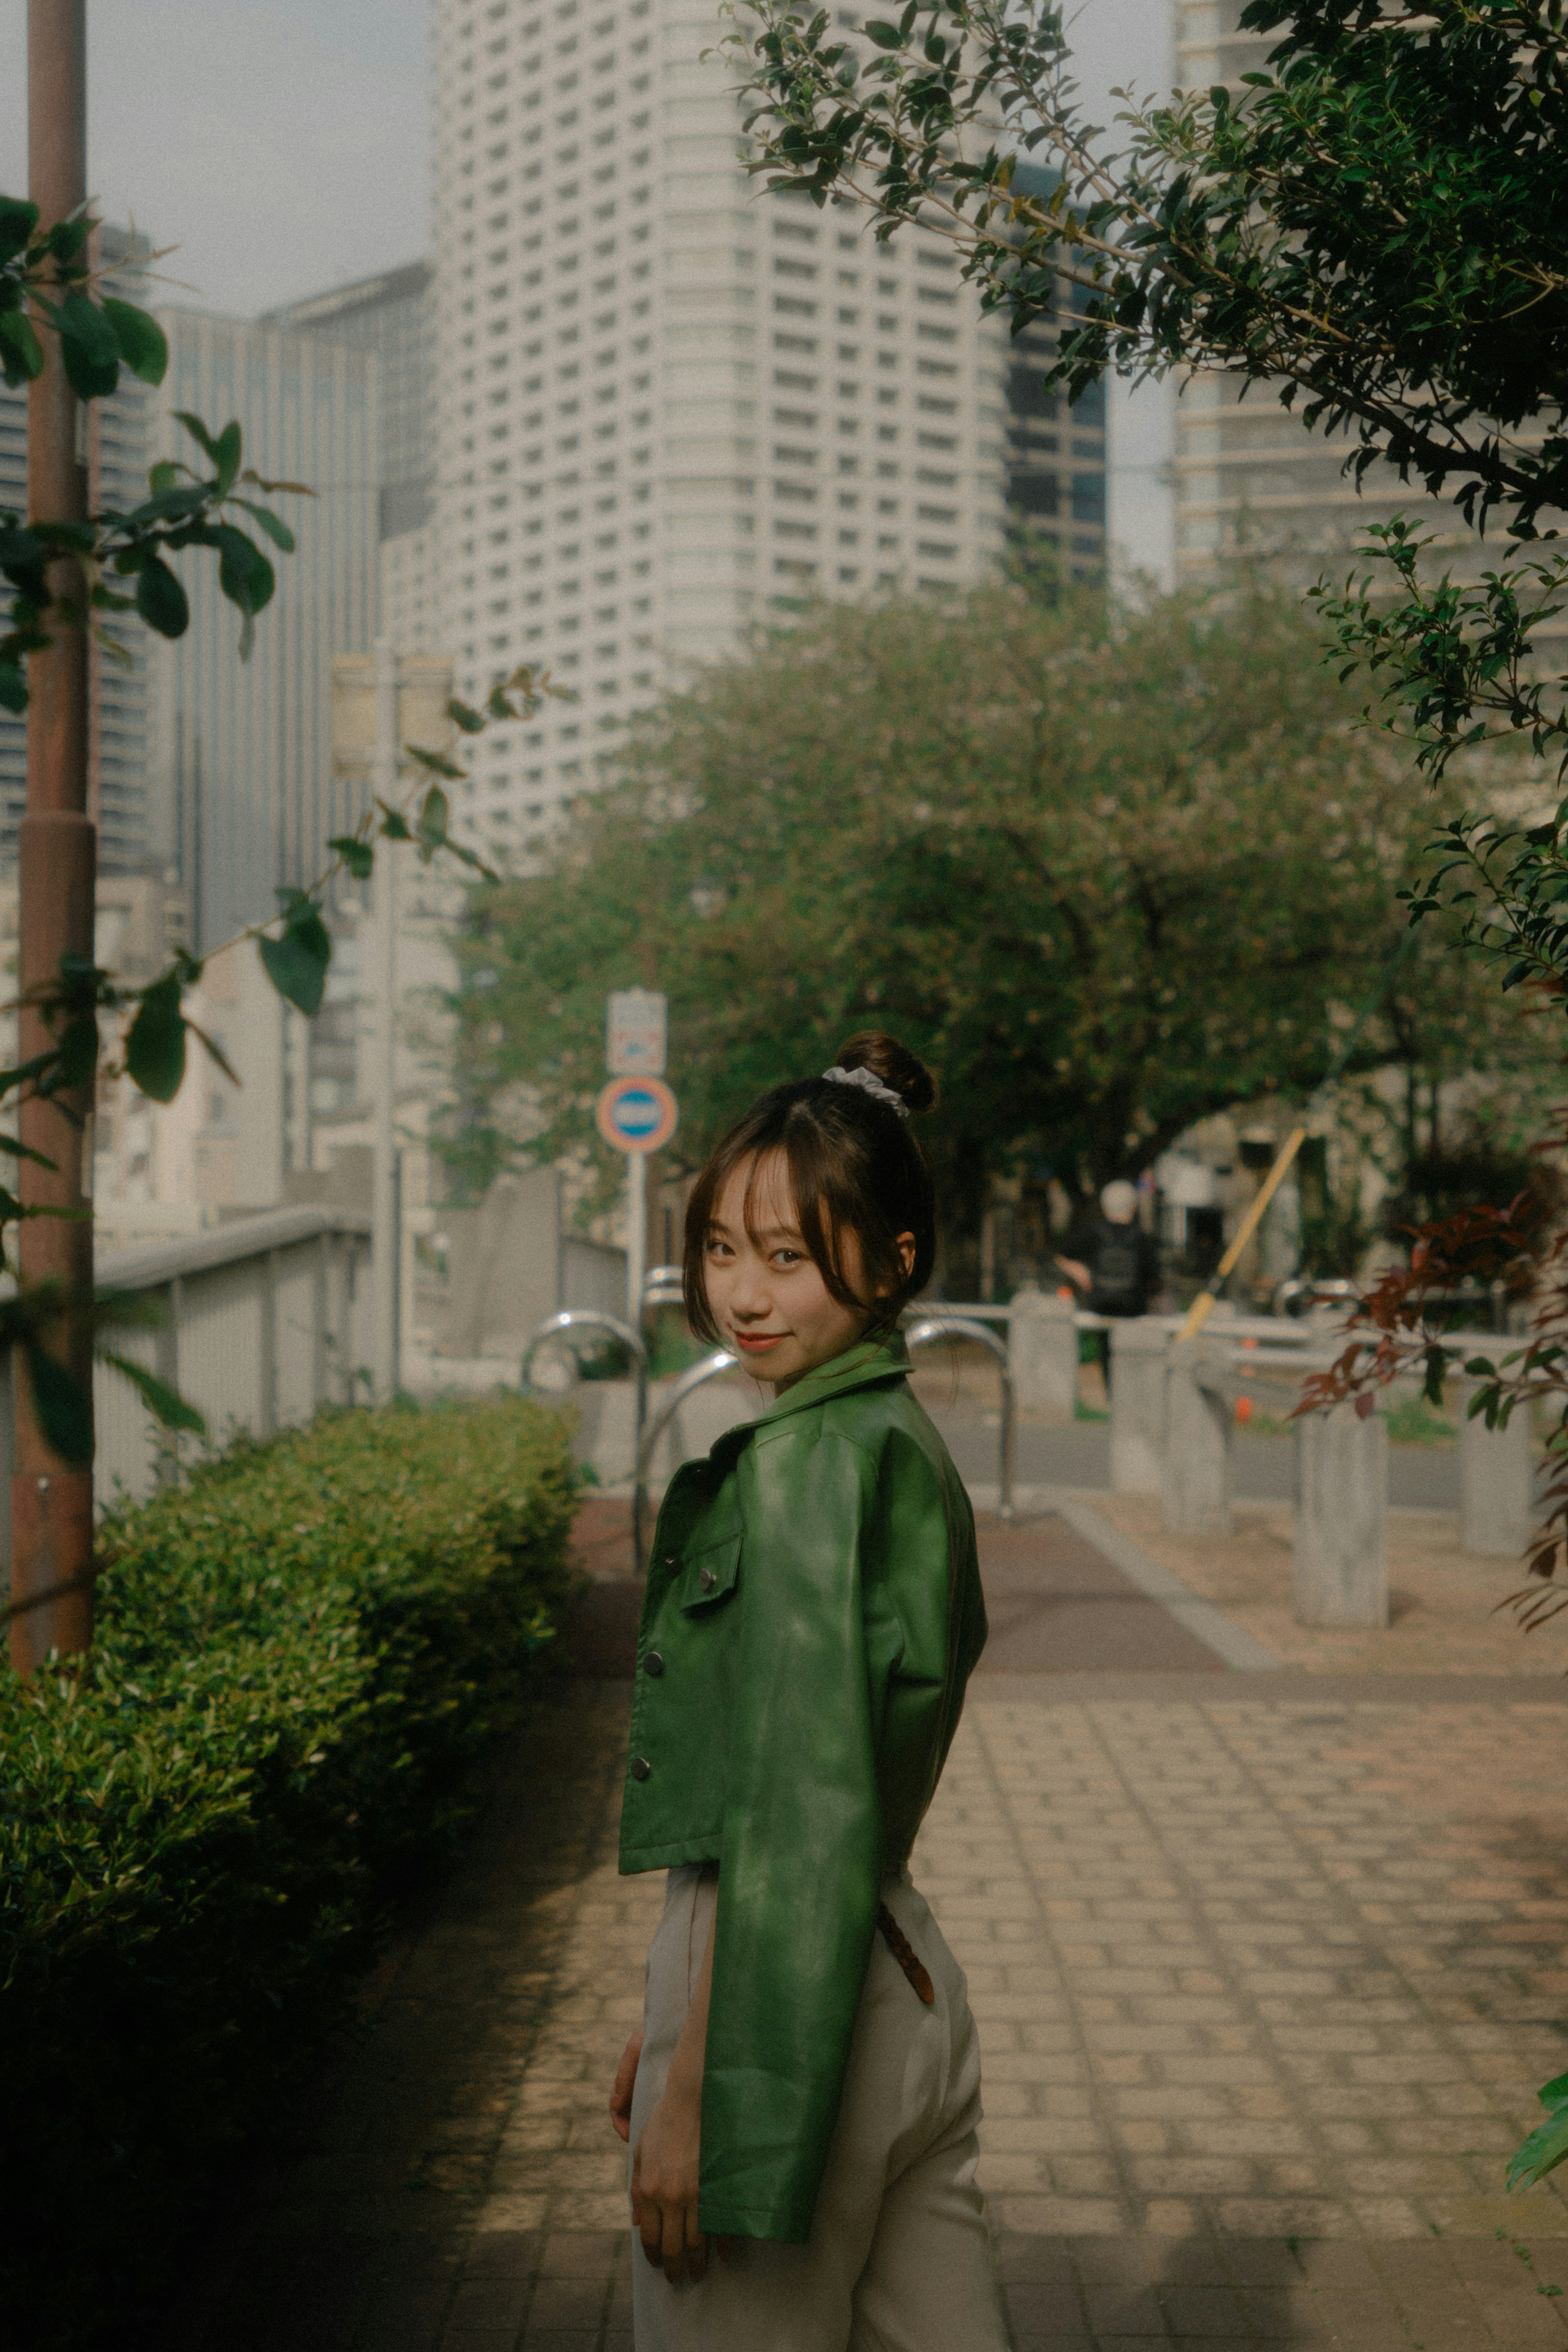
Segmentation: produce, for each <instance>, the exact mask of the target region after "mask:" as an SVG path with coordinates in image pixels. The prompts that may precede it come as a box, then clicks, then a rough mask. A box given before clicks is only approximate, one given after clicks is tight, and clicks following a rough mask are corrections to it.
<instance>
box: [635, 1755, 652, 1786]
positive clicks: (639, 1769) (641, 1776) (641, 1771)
mask: <svg viewBox="0 0 1568 2352" xmlns="http://www.w3.org/2000/svg"><path fill="white" fill-rule="evenodd" d="M652 1770H653V1766H652V1765H651V1764H650V1763H649V1761H648V1759H647V1758H646V1757H645V1756H633V1757H632V1779H633V1780H646V1779H647V1777H648V1775H649V1773H650V1772H651V1771H652Z"/></svg>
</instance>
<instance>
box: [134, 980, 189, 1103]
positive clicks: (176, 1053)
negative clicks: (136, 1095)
mask: <svg viewBox="0 0 1568 2352" xmlns="http://www.w3.org/2000/svg"><path fill="white" fill-rule="evenodd" d="M181 995H182V990H181V986H180V976H179V974H178V972H169V973H167V974H166V975H165V976H164V978H163V979H162V980H157V981H154V982H153V983H152V987H151V988H149V989H146V990H144V991H143V992H142V998H141V1004H140V1005H139V1006H138V1007H137V1013H136V1018H135V1020H134V1021H133V1022H132V1023H131V1028H130V1031H129V1033H128V1034H127V1036H126V1040H125V1067H126V1070H127V1072H128V1074H129V1076H131V1078H132V1079H133V1080H134V1081H135V1083H136V1085H137V1086H139V1087H141V1091H142V1093H143V1094H144V1095H150V1096H151V1097H152V1100H153V1101H154V1102H164V1103H166V1102H172V1101H173V1099H174V1097H175V1096H176V1095H177V1094H178V1093H179V1091H180V1084H181V1081H182V1079H183V1077H184V1075H185V1016H184V1014H183V1012H182V1011H181V1009H180V1000H181Z"/></svg>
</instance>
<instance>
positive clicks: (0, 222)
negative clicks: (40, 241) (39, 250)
mask: <svg viewBox="0 0 1568 2352" xmlns="http://www.w3.org/2000/svg"><path fill="white" fill-rule="evenodd" d="M37 226H38V207H37V205H30V204H28V203H27V201H26V198H25V197H23V196H0V261H10V260H12V259H13V258H14V257H15V256H16V255H17V254H18V253H25V252H26V249H27V246H28V244H29V243H30V241H31V239H32V235H33V231H34V230H35V229H36V228H37Z"/></svg>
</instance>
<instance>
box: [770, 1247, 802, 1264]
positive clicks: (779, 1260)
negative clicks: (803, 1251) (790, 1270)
mask: <svg viewBox="0 0 1568 2352" xmlns="http://www.w3.org/2000/svg"><path fill="white" fill-rule="evenodd" d="M773 1263H774V1265H800V1251H799V1250H792V1249H781V1250H775V1251H774V1253H773Z"/></svg>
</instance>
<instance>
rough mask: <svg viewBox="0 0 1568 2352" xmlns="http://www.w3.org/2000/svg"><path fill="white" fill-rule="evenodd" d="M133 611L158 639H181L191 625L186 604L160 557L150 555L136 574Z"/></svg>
mask: <svg viewBox="0 0 1568 2352" xmlns="http://www.w3.org/2000/svg"><path fill="white" fill-rule="evenodd" d="M136 609H137V611H138V612H139V613H140V614H141V617H142V619H143V620H144V621H145V622H146V624H147V625H148V627H149V628H150V629H156V630H157V632H158V634H159V635H160V636H161V637H183V635H184V634H185V631H186V630H187V629H188V628H189V627H190V625H191V606H190V601H189V599H188V598H187V596H186V594H185V591H184V589H183V586H182V584H181V583H180V581H179V579H178V578H177V577H176V575H175V574H174V573H173V572H171V571H170V569H169V566H168V565H167V564H166V563H165V562H164V561H163V559H162V556H161V555H150V556H149V557H148V558H147V561H146V562H145V563H144V564H143V565H142V567H141V571H140V572H138V574H137V577H136Z"/></svg>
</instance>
